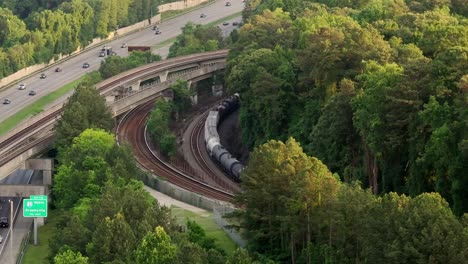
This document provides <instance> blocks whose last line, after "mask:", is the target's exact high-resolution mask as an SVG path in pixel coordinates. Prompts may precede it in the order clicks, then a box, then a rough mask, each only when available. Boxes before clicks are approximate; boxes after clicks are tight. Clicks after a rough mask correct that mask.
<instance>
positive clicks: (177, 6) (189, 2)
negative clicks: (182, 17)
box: [158, 0, 208, 13]
mask: <svg viewBox="0 0 468 264" xmlns="http://www.w3.org/2000/svg"><path fill="white" fill-rule="evenodd" d="M206 2H208V0H186V1H177V2H173V3H167V4H163V5H160V6H158V8H159V13H162V12H166V11H169V10H181V9H185V8H190V7H194V6H197V5H199V4H202V3H206Z"/></svg>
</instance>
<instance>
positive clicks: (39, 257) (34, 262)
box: [23, 210, 60, 264]
mask: <svg viewBox="0 0 468 264" xmlns="http://www.w3.org/2000/svg"><path fill="white" fill-rule="evenodd" d="M58 219H60V214H59V212H58V211H57V210H49V212H48V217H47V224H45V225H43V226H41V227H39V228H38V231H37V240H38V245H37V246H34V245H33V243H34V234H32V233H31V237H30V239H29V245H28V248H27V250H26V253H25V254H24V257H23V264H48V263H49V261H48V259H47V257H48V256H49V239H50V238H51V237H52V234H53V228H54V227H55V226H56V225H57V221H58Z"/></svg>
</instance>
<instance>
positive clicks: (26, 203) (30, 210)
mask: <svg viewBox="0 0 468 264" xmlns="http://www.w3.org/2000/svg"><path fill="white" fill-rule="evenodd" d="M23 217H47V200H44V199H24V200H23Z"/></svg>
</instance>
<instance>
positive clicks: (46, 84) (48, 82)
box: [0, 0, 244, 123]
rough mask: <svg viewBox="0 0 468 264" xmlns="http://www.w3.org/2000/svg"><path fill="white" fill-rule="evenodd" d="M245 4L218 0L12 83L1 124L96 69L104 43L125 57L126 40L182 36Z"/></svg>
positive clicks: (149, 42)
mask: <svg viewBox="0 0 468 264" xmlns="http://www.w3.org/2000/svg"><path fill="white" fill-rule="evenodd" d="M243 7H244V3H243V2H242V1H241V0H234V1H231V6H225V1H220V0H218V1H216V2H215V3H213V4H210V5H207V6H205V7H202V8H200V9H197V10H194V11H192V12H189V13H186V14H184V15H181V16H178V17H175V18H172V19H169V20H166V21H163V22H162V23H161V24H159V25H158V26H159V30H160V31H161V33H162V34H160V35H156V34H154V31H153V30H152V26H151V27H147V28H143V29H141V30H140V31H138V32H134V33H131V34H128V35H125V36H123V37H121V38H117V39H114V40H112V41H110V42H108V43H106V44H103V45H99V46H97V47H94V48H91V49H88V50H86V51H84V52H82V53H80V54H79V55H77V56H74V57H72V58H70V59H68V60H64V61H63V62H61V63H58V64H55V65H53V66H51V67H50V68H48V69H44V70H43V71H41V72H40V73H37V74H34V75H32V76H29V77H28V78H26V79H24V80H22V81H21V82H19V83H17V84H13V85H10V86H9V87H8V88H7V89H3V90H2V91H0V123H1V122H2V121H4V120H5V119H7V118H8V117H10V116H12V115H14V114H15V113H16V112H18V111H20V110H21V109H23V108H24V107H26V106H28V105H30V104H32V103H33V102H35V101H37V100H38V99H39V98H40V97H42V96H45V95H47V94H48V93H50V92H52V91H55V90H57V89H58V88H60V87H63V86H64V85H65V84H67V83H70V82H72V81H74V80H77V79H79V78H80V77H81V76H83V75H84V74H85V73H88V72H91V71H95V70H97V69H98V68H99V65H100V63H101V62H102V61H103V60H104V59H105V58H104V57H99V52H100V50H101V48H102V46H104V45H105V46H111V47H112V48H113V51H115V52H116V53H117V55H119V56H123V57H125V56H127V55H128V52H127V49H125V48H121V45H122V44H123V43H126V44H127V45H137V46H155V45H157V44H159V43H162V42H164V41H166V40H168V39H172V38H174V37H176V36H177V35H179V34H180V33H181V28H182V27H183V26H184V25H185V24H186V23H187V22H189V21H191V22H194V23H197V24H207V23H210V22H213V21H217V20H220V19H222V18H224V17H227V16H229V15H232V14H235V13H238V12H240V11H242V9H243ZM202 13H203V14H206V17H204V18H201V17H200V14H202ZM233 21H234V20H232V21H230V22H231V23H229V25H228V26H223V25H221V24H220V25H219V26H220V27H221V28H222V29H223V32H227V31H228V30H232V28H233V27H234V26H232V22H233ZM237 21H238V19H237ZM85 62H86V63H89V64H90V67H89V68H83V67H82V65H83V63H85ZM58 67H59V68H61V69H62V71H61V72H55V69H56V68H58ZM41 73H45V74H46V78H44V79H41V78H40V74H41ZM19 84H25V85H26V89H24V90H20V89H18V87H19ZM30 91H35V92H36V95H34V96H31V95H29V92H30ZM4 99H9V100H10V101H11V103H10V104H3V101H4Z"/></svg>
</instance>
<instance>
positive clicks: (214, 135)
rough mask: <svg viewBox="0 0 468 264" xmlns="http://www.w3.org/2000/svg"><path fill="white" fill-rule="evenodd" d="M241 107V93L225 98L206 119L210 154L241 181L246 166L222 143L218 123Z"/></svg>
mask: <svg viewBox="0 0 468 264" xmlns="http://www.w3.org/2000/svg"><path fill="white" fill-rule="evenodd" d="M238 107H239V94H237V93H236V94H234V95H232V96H230V97H228V98H226V99H224V100H223V101H222V102H221V103H220V104H219V105H217V106H216V107H215V108H214V110H212V111H210V112H209V114H208V117H207V118H206V121H205V144H206V150H207V151H208V153H209V154H210V156H211V157H212V158H213V159H214V160H216V161H217V162H218V163H219V164H220V165H221V167H223V169H224V170H225V171H226V172H227V173H228V174H229V175H230V176H231V177H232V178H233V179H234V180H235V181H240V174H241V172H242V170H243V169H244V166H243V165H242V164H241V163H240V162H239V160H237V159H236V158H235V157H233V156H232V155H231V154H230V153H229V151H227V149H226V148H224V147H223V146H222V145H221V141H220V139H219V134H218V125H219V123H220V121H222V120H223V119H224V118H225V117H226V116H228V115H229V114H230V113H232V112H233V111H234V110H236V109H237V108H238Z"/></svg>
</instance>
